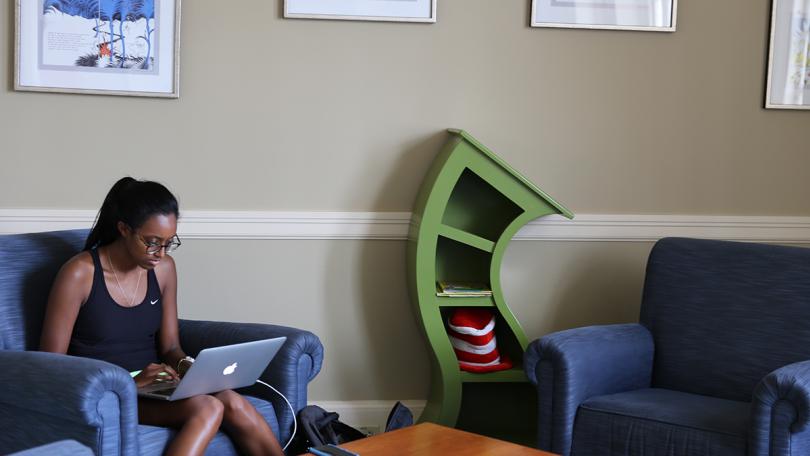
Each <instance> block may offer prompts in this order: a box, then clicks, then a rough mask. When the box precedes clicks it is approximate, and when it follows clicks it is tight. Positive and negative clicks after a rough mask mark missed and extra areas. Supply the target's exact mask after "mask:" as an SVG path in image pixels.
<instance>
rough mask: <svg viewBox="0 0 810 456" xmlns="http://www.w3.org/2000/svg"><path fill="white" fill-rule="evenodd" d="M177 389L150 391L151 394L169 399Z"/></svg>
mask: <svg viewBox="0 0 810 456" xmlns="http://www.w3.org/2000/svg"><path fill="white" fill-rule="evenodd" d="M176 389H177V388H176V387H174V388H165V389H160V390H155V391H150V394H157V395H158V396H166V397H168V396H171V395H172V393H173V392H174V390H176Z"/></svg>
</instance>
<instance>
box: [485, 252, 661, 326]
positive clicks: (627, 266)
mask: <svg viewBox="0 0 810 456" xmlns="http://www.w3.org/2000/svg"><path fill="white" fill-rule="evenodd" d="M652 245H653V244H652V243H649V242H550V241H512V244H510V246H509V247H508V249H507V252H506V255H505V257H504V262H503V265H502V270H501V281H502V283H503V288H504V294H505V297H506V301H507V303H508V305H509V306H510V308H511V309H512V311H513V312H514V313H515V316H516V317H517V319H518V321H520V322H521V325H522V326H523V329H524V331H525V333H526V336H527V338H528V339H529V340H530V341H531V340H534V339H537V338H538V337H540V336H543V335H545V334H548V333H551V332H554V331H560V330H564V329H569V328H575V327H580V326H590V325H600V324H614V323H629V322H638V315H639V308H640V304H641V294H642V289H643V285H644V271H645V269H646V264H647V256H648V255H649V252H650V249H651V248H652Z"/></svg>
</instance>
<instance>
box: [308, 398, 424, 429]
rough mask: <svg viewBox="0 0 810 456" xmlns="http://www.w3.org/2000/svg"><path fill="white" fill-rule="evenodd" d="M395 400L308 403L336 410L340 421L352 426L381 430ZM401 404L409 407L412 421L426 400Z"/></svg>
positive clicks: (419, 413)
mask: <svg viewBox="0 0 810 456" xmlns="http://www.w3.org/2000/svg"><path fill="white" fill-rule="evenodd" d="M396 402H397V401H395V400H392V401H311V402H310V404H312V405H317V406H318V407H321V408H322V409H324V410H326V411H328V412H337V413H338V415H340V421H343V422H344V423H346V424H348V425H351V426H352V427H355V428H358V429H363V430H369V431H375V430H376V432H381V431H383V430H384V429H385V421H386V420H387V419H388V414H389V413H390V412H391V409H392V408H393V407H394V404H396ZM401 402H402V404H403V405H405V406H406V407H408V408H409V409H411V412H412V413H413V419H414V421H416V420H418V419H419V416H420V415H421V414H422V410H424V409H425V404H426V403H427V401H424V400H416V399H414V400H403V401H401Z"/></svg>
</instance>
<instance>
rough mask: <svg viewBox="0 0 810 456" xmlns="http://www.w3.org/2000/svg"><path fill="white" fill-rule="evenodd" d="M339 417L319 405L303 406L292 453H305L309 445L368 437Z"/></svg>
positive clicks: (336, 442) (338, 442) (299, 413)
mask: <svg viewBox="0 0 810 456" xmlns="http://www.w3.org/2000/svg"><path fill="white" fill-rule="evenodd" d="M339 417H340V416H339V415H338V414H337V413H335V412H327V411H326V410H324V409H322V408H320V407H318V406H317V405H308V406H306V407H304V408H302V409H301V410H300V411H299V412H298V431H297V432H296V434H295V440H294V441H293V443H292V444H291V447H292V449H293V452H292V453H291V454H298V453H305V452H306V451H307V448H309V447H315V446H320V445H325V444H327V443H331V444H334V445H340V444H341V443H345V442H351V441H352V440H358V439H362V438H364V437H368V436H367V435H366V434H364V433H363V432H362V431H359V430H357V429H355V428H353V427H351V426H349V425H348V424H346V423H344V422H342V421H340V420H338V418H339ZM296 452H298V453H296Z"/></svg>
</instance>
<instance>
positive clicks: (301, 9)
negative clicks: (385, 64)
mask: <svg viewBox="0 0 810 456" xmlns="http://www.w3.org/2000/svg"><path fill="white" fill-rule="evenodd" d="M437 1H438V0H340V1H335V0H284V17H289V18H306V19H344V20H355V21H396V22H436V2H437Z"/></svg>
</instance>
